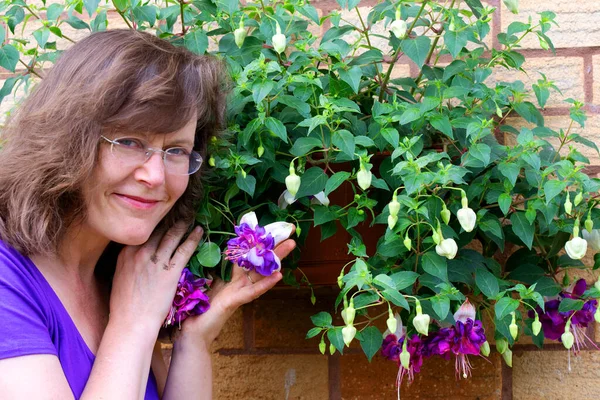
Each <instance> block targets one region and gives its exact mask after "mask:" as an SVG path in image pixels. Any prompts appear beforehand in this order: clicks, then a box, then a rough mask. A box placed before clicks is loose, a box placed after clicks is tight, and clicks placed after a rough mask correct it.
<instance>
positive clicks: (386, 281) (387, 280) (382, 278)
mask: <svg viewBox="0 0 600 400" xmlns="http://www.w3.org/2000/svg"><path fill="white" fill-rule="evenodd" d="M373 284H375V285H379V286H381V287H382V288H383V289H384V290H396V284H395V283H394V280H393V279H392V278H391V277H390V276H389V275H386V274H379V275H377V276H376V277H375V278H373Z"/></svg>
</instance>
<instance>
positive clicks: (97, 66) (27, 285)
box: [0, 30, 295, 400]
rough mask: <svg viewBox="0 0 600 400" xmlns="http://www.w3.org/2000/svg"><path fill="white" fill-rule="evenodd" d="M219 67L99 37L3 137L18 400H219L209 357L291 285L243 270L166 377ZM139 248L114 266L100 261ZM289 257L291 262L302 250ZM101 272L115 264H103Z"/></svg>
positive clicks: (219, 108) (0, 175) (2, 356)
mask: <svg viewBox="0 0 600 400" xmlns="http://www.w3.org/2000/svg"><path fill="white" fill-rule="evenodd" d="M222 83H223V79H222V74H221V67H220V64H219V63H217V62H216V61H215V60H213V59H211V58H207V57H198V56H196V55H194V54H192V53H190V52H188V51H187V50H185V49H183V48H176V47H174V46H172V45H171V44H169V43H167V42H165V41H162V40H160V39H157V38H155V37H153V36H151V35H149V34H145V33H140V32H135V31H120V30H115V31H107V32H101V33H95V34H93V35H91V36H89V37H88V38H86V39H84V40H82V41H80V42H79V43H77V44H76V45H74V46H73V47H72V48H71V49H70V50H69V51H67V52H66V53H65V54H64V55H62V56H61V58H60V59H59V60H58V62H57V63H56V65H55V66H54V68H53V69H52V70H51V71H50V73H49V74H48V76H47V77H46V78H45V79H44V80H43V81H42V82H41V83H40V84H39V86H38V87H37V89H36V90H35V91H34V92H33V93H32V94H31V96H30V97H29V98H28V99H27V100H26V102H25V103H24V104H23V106H22V108H21V109H20V111H19V112H18V113H17V115H16V116H15V117H14V118H13V120H12V121H11V122H10V123H9V124H8V126H7V128H6V129H5V130H4V132H3V136H4V139H5V145H4V148H3V149H2V150H1V151H0V239H1V240H2V241H1V242H0V319H2V321H3V322H2V324H0V393H1V394H2V395H1V397H2V398H3V399H69V398H81V399H111V400H115V399H127V400H131V399H141V398H144V399H157V398H159V397H162V398H163V399H194V398H202V399H203V398H206V399H209V398H211V381H212V376H211V364H210V352H209V347H210V344H211V343H212V341H213V340H214V339H215V337H216V336H217V335H218V333H219V331H220V330H221V328H222V326H223V324H224V323H225V321H226V320H227V318H229V317H230V316H231V314H232V313H233V312H234V311H235V310H236V309H237V308H238V307H239V306H240V305H242V304H244V303H247V302H249V301H251V300H253V299H254V298H256V297H258V296H259V295H261V294H262V293H264V292H265V291H266V290H268V289H269V288H271V287H272V286H273V285H274V284H275V283H276V282H277V281H278V280H279V279H281V274H280V273H275V274H273V275H272V276H269V277H265V278H263V277H261V276H259V275H258V274H255V273H251V274H252V275H249V276H248V278H249V279H247V278H246V277H245V276H244V275H243V274H242V273H240V268H234V274H233V279H232V281H231V282H230V283H228V284H225V283H223V282H217V283H216V284H214V285H213V289H212V290H211V291H210V292H211V308H210V309H209V311H208V312H206V313H205V314H203V315H201V316H197V317H191V318H188V319H187V320H186V321H185V322H184V323H183V326H182V329H181V331H179V332H178V335H177V338H176V340H175V343H174V348H173V356H172V361H171V365H170V368H169V371H168V374H167V369H166V366H165V365H164V363H163V360H162V357H161V353H160V347H159V346H157V345H156V340H157V336H158V332H159V329H160V327H161V325H162V323H163V322H164V319H165V316H166V315H167V313H168V310H169V307H170V305H171V302H172V300H173V296H174V294H175V289H176V285H177V281H178V279H179V276H180V274H181V271H182V269H183V268H184V266H185V265H186V263H187V261H188V260H189V258H190V257H191V255H192V252H193V251H194V249H195V248H196V246H197V244H198V242H199V241H200V239H201V236H202V230H201V229H200V228H199V227H197V228H196V229H194V230H193V231H192V232H191V233H190V234H189V235H188V236H187V238H186V239H185V240H184V241H183V243H182V244H180V243H181V241H182V239H183V238H184V237H185V234H186V232H187V231H188V229H187V227H188V226H189V223H190V222H191V221H192V220H193V215H194V208H193V207H194V204H196V202H197V200H198V199H199V195H200V194H199V187H200V186H199V179H200V177H199V174H198V173H197V171H198V170H199V168H200V164H201V161H202V158H201V155H200V154H201V153H204V151H205V147H206V142H207V140H208V139H209V138H210V137H211V136H212V135H214V134H215V133H216V132H217V130H218V129H220V128H221V127H222V119H223V109H224V98H223V92H224V90H223V87H222ZM111 243H118V244H122V245H125V246H124V248H123V249H122V251H121V252H120V253H119V255H118V259H117V261H116V269H115V271H114V277H113V278H112V281H110V280H109V281H107V280H105V279H103V276H106V275H107V274H106V271H107V270H110V268H111V267H113V268H115V267H114V263H112V264H113V265H112V266H111V265H110V264H111V263H109V262H106V261H105V259H104V258H102V260H101V256H102V255H103V253H104V252H105V249H106V248H107V246H108V245H109V244H111ZM294 245H295V244H294V242H293V241H291V240H287V241H285V242H283V243H282V244H281V245H280V246H279V247H278V248H277V251H276V252H277V253H278V255H279V256H280V257H285V256H286V255H287V254H288V253H289V252H290V251H291V250H292V249H293V247H294ZM99 260H101V261H100V262H99Z"/></svg>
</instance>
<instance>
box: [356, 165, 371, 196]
mask: <svg viewBox="0 0 600 400" xmlns="http://www.w3.org/2000/svg"><path fill="white" fill-rule="evenodd" d="M356 179H357V180H358V186H360V188H361V189H362V190H367V189H368V188H369V187H370V186H371V180H372V179H373V174H372V173H371V171H367V169H365V166H364V164H363V163H362V162H361V163H360V169H359V170H358V172H357V173H356Z"/></svg>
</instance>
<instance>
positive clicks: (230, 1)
mask: <svg viewBox="0 0 600 400" xmlns="http://www.w3.org/2000/svg"><path fill="white" fill-rule="evenodd" d="M215 3H216V4H217V5H218V6H219V9H221V10H223V11H225V12H226V13H227V14H229V15H231V14H233V13H234V12H236V11H238V10H239V9H240V2H239V1H238V0H216V1H215Z"/></svg>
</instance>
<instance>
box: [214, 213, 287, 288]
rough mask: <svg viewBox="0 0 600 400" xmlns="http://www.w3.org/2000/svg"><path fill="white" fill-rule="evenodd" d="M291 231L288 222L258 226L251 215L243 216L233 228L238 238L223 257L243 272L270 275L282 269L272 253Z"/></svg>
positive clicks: (229, 244) (228, 245) (252, 214)
mask: <svg viewBox="0 0 600 400" xmlns="http://www.w3.org/2000/svg"><path fill="white" fill-rule="evenodd" d="M293 229H294V225H293V224H290V223H288V222H273V223H272V224H269V225H266V226H264V227H263V226H260V225H258V219H257V218H256V214H255V213H254V212H249V213H247V214H244V215H243V216H242V218H241V219H240V224H239V225H238V226H236V227H235V233H236V235H237V237H235V238H233V239H230V240H229V241H228V242H227V250H225V258H227V259H228V260H230V261H232V262H234V263H236V264H237V265H239V266H240V267H242V268H243V269H244V270H246V271H256V272H257V273H259V274H261V275H263V276H269V275H271V274H272V273H273V272H276V271H279V270H280V269H281V261H280V260H279V257H277V255H276V254H275V252H274V251H273V250H274V249H275V247H276V246H277V245H278V244H279V243H281V242H283V241H284V240H285V239H287V238H288V237H289V236H290V235H291V233H292V230H293Z"/></svg>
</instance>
